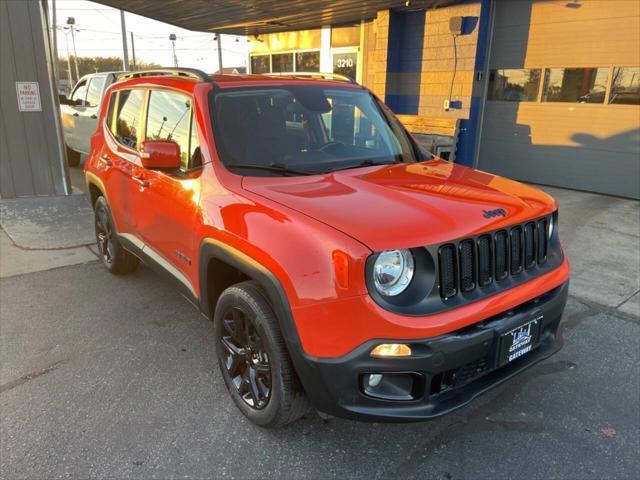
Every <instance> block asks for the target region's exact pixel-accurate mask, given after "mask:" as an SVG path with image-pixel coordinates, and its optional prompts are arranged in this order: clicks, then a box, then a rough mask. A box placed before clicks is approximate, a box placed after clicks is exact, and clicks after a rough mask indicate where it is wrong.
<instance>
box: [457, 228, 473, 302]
mask: <svg viewBox="0 0 640 480" xmlns="http://www.w3.org/2000/svg"><path fill="white" fill-rule="evenodd" d="M474 262H475V248H474V245H473V240H463V241H462V242H460V290H462V291H463V292H470V291H471V290H473V289H474V288H476V284H475V278H476V272H475V263H474Z"/></svg>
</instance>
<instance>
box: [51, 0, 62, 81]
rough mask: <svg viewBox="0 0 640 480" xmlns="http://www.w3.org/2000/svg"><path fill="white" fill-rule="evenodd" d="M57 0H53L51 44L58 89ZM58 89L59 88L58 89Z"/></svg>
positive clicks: (54, 74)
mask: <svg viewBox="0 0 640 480" xmlns="http://www.w3.org/2000/svg"><path fill="white" fill-rule="evenodd" d="M56 18H57V16H56V0H51V23H52V24H53V28H52V30H51V33H52V35H51V46H52V47H53V76H54V78H55V82H56V89H57V88H58V86H59V85H60V72H59V69H60V66H59V65H58V22H57V21H56ZM56 91H57V90H56Z"/></svg>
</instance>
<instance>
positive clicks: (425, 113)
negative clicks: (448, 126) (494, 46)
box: [363, 2, 481, 121]
mask: <svg viewBox="0 0 640 480" xmlns="http://www.w3.org/2000/svg"><path fill="white" fill-rule="evenodd" d="M480 8H481V5H480V2H477V3H466V4H462V5H454V6H451V7H446V8H438V9H432V10H428V11H427V12H426V15H424V19H425V20H424V22H425V24H424V32H423V34H422V42H423V43H422V45H421V46H419V47H416V46H415V45H413V43H414V39H412V36H411V32H403V33H402V35H400V39H399V40H400V41H402V42H405V43H407V45H401V46H400V47H399V48H409V49H412V48H415V49H416V50H419V49H421V50H422V55H421V57H422V58H421V59H420V60H418V59H411V56H410V55H409V56H407V58H408V59H411V60H415V61H420V62H421V66H420V70H419V71H418V72H406V71H403V72H393V71H391V72H390V71H389V66H390V65H389V64H388V62H387V55H388V52H389V51H392V50H393V48H391V49H390V48H389V25H390V22H389V20H390V12H389V11H388V10H385V11H380V12H378V16H377V17H376V18H375V19H374V20H373V21H371V22H368V23H367V24H366V29H367V31H366V33H367V35H366V41H365V45H364V58H365V62H366V63H367V69H366V75H365V76H364V77H363V82H364V83H365V85H366V86H368V87H369V88H371V89H372V90H373V91H374V92H375V93H376V94H377V95H378V96H380V97H381V98H383V99H385V98H386V97H387V96H388V95H402V94H403V93H405V92H404V91H403V88H404V90H411V91H414V83H415V82H418V83H419V90H418V91H419V103H418V111H417V115H418V116H419V117H437V118H446V119H450V120H452V121H455V120H457V119H467V118H469V113H470V107H471V96H472V93H473V87H474V82H475V71H474V68H475V62H476V51H477V43H478V30H479V17H480ZM391 15H393V13H392V14H391ZM405 15H411V14H405ZM457 16H461V17H465V30H467V31H466V32H465V34H463V35H460V36H458V37H457V38H456V46H457V68H456V72H455V74H454V63H455V62H454V47H453V36H452V35H451V33H450V32H449V19H450V18H451V17H457ZM416 30H417V29H416ZM390 63H392V62H390ZM452 82H453V85H452ZM450 91H451V100H452V105H453V108H451V109H450V110H449V111H445V110H444V108H443V103H444V100H445V99H447V98H449V92H450Z"/></svg>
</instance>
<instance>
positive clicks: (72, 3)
mask: <svg viewBox="0 0 640 480" xmlns="http://www.w3.org/2000/svg"><path fill="white" fill-rule="evenodd" d="M55 3H56V11H57V24H58V27H59V28H58V29H57V32H58V35H57V38H58V55H59V56H61V57H66V56H67V43H68V46H69V52H70V53H71V54H72V55H73V45H72V41H71V35H70V34H69V30H63V29H62V28H60V27H66V21H67V17H74V18H75V22H76V23H75V27H74V28H75V29H76V31H75V33H74V35H75V39H76V50H77V52H78V56H79V57H83V56H90V57H94V56H102V57H110V56H118V57H122V36H121V30H120V10H117V9H115V8H111V7H107V6H106V5H101V4H99V3H94V2H89V1H87V0H56V2H55ZM49 6H50V8H51V0H49ZM125 23H126V30H127V44H128V49H129V62H130V63H131V59H132V55H131V34H130V32H133V35H134V43H135V50H136V58H137V59H138V60H144V61H147V62H155V63H158V64H160V65H162V66H164V67H172V66H173V52H172V49H171V41H170V40H169V34H171V33H175V34H176V36H177V40H176V56H177V57H178V65H179V66H181V67H194V68H199V69H200V70H204V71H205V72H214V71H216V70H217V69H218V50H217V48H218V42H217V41H215V40H214V35H213V34H211V33H202V32H193V31H190V30H185V29H182V28H178V27H175V26H173V25H169V24H167V23H163V22H158V21H156V20H152V19H150V18H146V17H141V16H139V15H134V14H132V13H126V12H125ZM247 49H248V44H247V38H246V37H243V36H235V35H223V36H222V65H223V66H224V67H238V66H245V65H246V63H247Z"/></svg>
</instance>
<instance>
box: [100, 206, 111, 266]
mask: <svg viewBox="0 0 640 480" xmlns="http://www.w3.org/2000/svg"><path fill="white" fill-rule="evenodd" d="M96 239H97V241H98V250H99V251H100V255H101V256H102V258H103V260H104V261H105V263H107V264H111V263H112V262H113V257H114V256H115V245H114V244H113V228H111V222H110V220H109V215H108V213H107V212H106V211H105V210H104V208H100V209H99V210H98V212H97V215H96Z"/></svg>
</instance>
